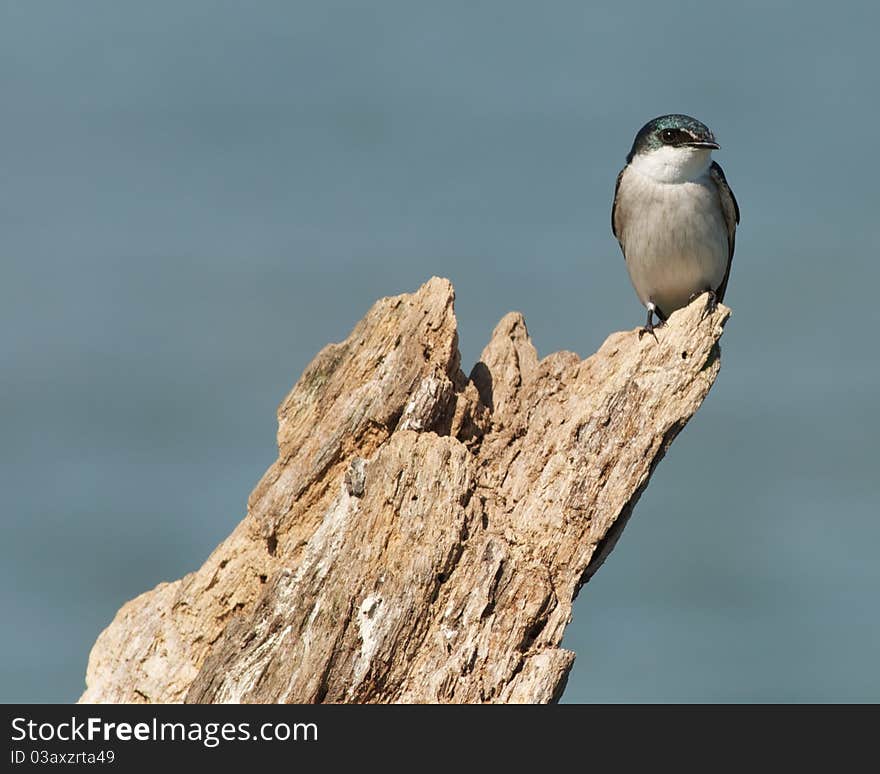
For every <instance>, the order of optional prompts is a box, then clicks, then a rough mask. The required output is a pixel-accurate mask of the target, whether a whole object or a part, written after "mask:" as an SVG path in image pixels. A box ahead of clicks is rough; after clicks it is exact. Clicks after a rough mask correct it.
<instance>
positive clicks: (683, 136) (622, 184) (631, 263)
mask: <svg viewBox="0 0 880 774" xmlns="http://www.w3.org/2000/svg"><path fill="white" fill-rule="evenodd" d="M720 147H721V146H720V145H719V144H718V142H717V141H716V140H715V135H714V134H713V133H712V132H711V130H710V129H709V128H708V127H707V126H706V125H705V124H703V123H702V122H700V121H698V120H697V119H695V118H692V117H691V116H687V115H684V114H681V113H671V114H669V115H664V116H658V117H657V118H653V119H651V120H650V121H648V123H646V124H645V125H644V126H643V127H642V128H641V129H639V131H638V133H637V134H636V136H635V140H634V141H633V144H632V148H631V150H630V152H629V155H627V157H626V165H625V166H624V167H623V169H622V170H621V171H620V174H618V176H617V184H616V185H615V188H614V203H613V205H612V208H611V230H612V232H613V233H614V236H615V237H616V238H617V241H618V242H619V243H620V249H621V250H622V251H623V258H624V261H625V263H626V268H627V271H628V272H629V277H630V281H631V282H632V285H633V288H634V289H635V291H636V295H638V297H639V300H640V301H641V302H642V304H643V305H644V306H645V307H646V308H647V310H648V320H647V322H646V323H645V326H644V327H643V328H641V329H639V338H641V337H642V335H643V334H645V333H650V334H651V335H652V336H653V337H654V339H655V340H657V334H656V333H655V331H654V328H655V327H660V326H661V325H663V324H664V323H665V322H666V320H667V319H668V317H669V315H671V314H672V313H673V312H674V311H675V310H676V309H680V308H681V307H683V306H687V304H689V303H690V302H691V301H693V300H694V299H695V298H697V297H698V296H700V295H701V294H703V293H708V294H709V295H708V297H707V300H706V307H705V309H704V312H703V316H704V317H705V316H706V315H707V314H710V313H711V312H713V311H714V310H715V308H716V307H717V305H718V303H719V302H721V301H723V300H724V293H725V291H726V290H727V282H728V280H729V279H730V265H731V262H732V261H733V251H734V244H735V241H736V227H737V225H738V224H739V204H738V203H737V201H736V197H735V196H734V195H733V191H732V190H731V188H730V185H729V184H728V183H727V178H726V177H725V176H724V170H722V169H721V165H720V164H718V162H717V161H713V160H712V151H713V150H718V149H719V148H720ZM655 315H656V317H657V318H658V323H657V325H656V326H655V325H654V323H653V318H654V316H655Z"/></svg>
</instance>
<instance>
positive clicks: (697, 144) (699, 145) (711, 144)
mask: <svg viewBox="0 0 880 774" xmlns="http://www.w3.org/2000/svg"><path fill="white" fill-rule="evenodd" d="M685 144H686V145H687V146H688V148H709V149H711V150H718V149H719V148H721V146H720V145H719V144H718V143H717V142H688V143H685Z"/></svg>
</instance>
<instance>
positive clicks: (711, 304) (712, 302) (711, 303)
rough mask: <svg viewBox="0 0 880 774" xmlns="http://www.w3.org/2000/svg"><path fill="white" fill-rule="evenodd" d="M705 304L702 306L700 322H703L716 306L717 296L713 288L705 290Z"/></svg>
mask: <svg viewBox="0 0 880 774" xmlns="http://www.w3.org/2000/svg"><path fill="white" fill-rule="evenodd" d="M707 293H708V297H707V298H706V306H704V307H703V313H702V314H701V315H700V322H703V320H705V319H706V318H707V317H708V316H709V315H710V314H714V313H715V310H716V309H717V308H718V296H717V295H716V294H715V291H714V290H709V291H707Z"/></svg>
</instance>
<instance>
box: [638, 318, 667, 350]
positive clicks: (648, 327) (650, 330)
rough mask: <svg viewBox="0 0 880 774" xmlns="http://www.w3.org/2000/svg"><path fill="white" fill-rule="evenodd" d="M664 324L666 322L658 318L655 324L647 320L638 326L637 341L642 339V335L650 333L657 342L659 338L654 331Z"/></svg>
mask: <svg viewBox="0 0 880 774" xmlns="http://www.w3.org/2000/svg"><path fill="white" fill-rule="evenodd" d="M664 325H666V323H665V322H663V320H658V321H657V323H656V324H654V323H651V322H648V323H647V324H646V325H644V326H642V327H641V328H639V341H641V340H642V336H644V335H645V334H646V333H650V334H651V335H652V336H653V337H654V341H656V342H657V343H658V344H659V343H660V340H659V339H658V338H657V334H656V333H655V331H656V329H657V328H662V327H663V326H664Z"/></svg>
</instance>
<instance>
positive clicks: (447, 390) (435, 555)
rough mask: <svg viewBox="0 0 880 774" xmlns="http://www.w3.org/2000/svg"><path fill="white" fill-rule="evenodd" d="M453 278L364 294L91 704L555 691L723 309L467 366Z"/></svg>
mask: <svg viewBox="0 0 880 774" xmlns="http://www.w3.org/2000/svg"><path fill="white" fill-rule="evenodd" d="M453 299H454V293H453V289H452V286H451V285H450V283H449V282H448V281H446V280H443V279H436V278H435V279H432V280H430V281H429V282H428V283H426V284H425V285H423V286H422V287H421V288H420V289H419V290H418V291H417V292H416V293H413V294H411V295H402V296H397V297H394V298H384V299H381V300H380V301H378V302H377V303H376V304H375V305H374V306H373V308H372V309H371V310H370V312H369V313H368V314H367V316H366V317H365V318H364V319H363V320H362V321H361V322H360V323H359V324H358V325H357V326H356V327H355V329H354V330H353V331H352V333H351V335H350V336H349V337H348V338H347V339H346V340H345V341H344V342H342V343H341V344H331V345H329V346H327V347H325V348H324V349H323V350H322V351H321V352H320V353H319V354H318V356H317V357H316V358H315V360H314V361H313V362H312V363H311V365H309V367H308V368H307V369H306V370H305V372H304V373H303V375H302V377H301V378H300V380H299V382H298V383H297V384H296V386H295V387H294V389H293V391H292V392H291V393H290V394H289V395H288V396H287V398H286V399H285V400H284V401H283V403H282V404H281V406H280V408H279V411H278V450H279V453H278V460H277V461H276V462H275V463H274V464H273V465H272V466H271V467H270V468H269V470H268V471H267V472H266V474H265V475H264V476H263V478H262V480H261V481H260V482H259V484H258V485H257V487H256V489H254V491H253V493H252V494H251V497H250V500H249V505H248V514H247V516H246V518H245V519H244V520H243V521H242V522H241V523H240V524H239V525H238V527H237V528H236V529H235V530H234V531H233V533H232V534H231V535H230V536H229V537H228V538H227V539H226V540H225V541H224V542H223V543H221V544H220V545H219V546H218V547H217V549H216V550H215V551H214V552H213V553H212V554H211V556H210V557H209V558H208V560H207V561H206V562H205V564H204V565H203V566H202V567H201V569H199V570H198V571H196V572H194V573H191V574H190V575H187V576H186V577H184V578H182V579H181V580H178V581H175V582H174V583H163V584H160V585H159V586H157V587H156V588H155V589H153V590H152V591H149V592H147V593H145V594H142V595H141V596H139V597H137V598H136V599H134V600H132V601H131V602H128V603H127V604H126V605H124V606H123V607H122V608H121V609H120V611H119V612H118V613H117V615H116V617H115V619H114V620H113V622H112V623H111V624H110V626H109V627H108V628H107V629H106V630H105V631H104V632H103V633H102V634H101V635H100V637H99V638H98V641H97V642H96V644H95V646H94V648H93V650H92V653H91V656H90V659H89V665H88V673H87V678H86V682H87V686H88V688H87V690H86V691H85V693H84V694H83V696H82V698H81V699H80V701H82V702H182V701H187V702H550V701H555V700H557V699H558V698H559V697H560V695H561V693H562V691H563V688H564V686H565V682H566V677H567V675H568V672H569V669H570V668H571V665H572V663H573V661H574V654H573V653H571V652H570V651H567V650H563V649H561V648H560V647H559V643H560V641H561V640H562V636H563V632H564V630H565V626H566V624H568V622H569V620H570V619H571V606H572V601H573V599H574V597H575V596H576V594H577V593H578V590H579V589H580V588H581V586H582V585H583V584H584V583H585V582H586V581H587V580H588V579H589V578H590V577H591V575H592V574H593V573H594V572H595V571H596V569H597V568H598V567H599V565H600V564H601V563H602V562H603V561H604V559H605V557H606V556H607V555H608V552H609V551H610V550H611V548H612V547H613V546H614V543H615V542H616V540H617V538H618V537H619V535H620V533H621V530H622V529H623V526H624V525H625V523H626V520H627V519H628V518H629V516H630V513H631V512H632V509H633V506H634V505H635V503H636V501H637V500H638V498H639V495H640V494H641V492H642V491H643V490H644V488H645V486H646V485H647V484H648V479H649V478H650V476H651V473H652V472H653V470H654V467H655V466H656V465H657V463H658V462H659V461H660V459H661V458H662V457H663V454H664V452H665V451H666V449H667V447H668V446H669V444H670V443H671V442H672V440H673V438H675V436H676V435H677V434H678V432H679V431H680V430H681V429H682V427H683V426H684V425H685V423H686V422H687V421H688V419H689V418H690V417H691V416H692V415H693V414H694V412H695V411H696V410H697V408H698V407H699V406H700V404H701V402H702V401H703V399H704V398H705V397H706V394H707V393H708V391H709V389H710V387H711V386H712V383H713V382H714V380H715V377H716V376H717V374H718V370H719V368H720V359H719V346H718V339H719V337H720V335H721V332H722V327H723V325H724V322H725V321H726V319H727V317H728V315H729V310H728V309H726V308H725V307H719V308H718V310H717V311H716V312H714V313H713V314H710V315H708V316H707V317H705V319H703V316H702V313H703V310H704V299H698V300H697V301H695V302H694V303H693V304H691V305H690V306H689V307H688V308H686V309H683V310H681V311H679V312H677V313H676V314H674V315H673V316H672V318H671V319H670V321H669V323H668V324H667V325H666V326H665V327H663V328H661V329H660V330H659V331H658V335H657V338H658V340H657V341H655V340H654V338H652V337H651V336H645V337H643V338H641V339H640V338H639V337H638V336H637V335H636V332H635V331H629V332H622V333H616V334H613V335H611V336H610V337H609V338H608V339H607V341H606V342H605V343H604V344H603V345H602V347H601V349H600V350H599V351H598V352H597V353H596V354H595V355H593V356H592V357H590V358H588V359H587V360H583V361H581V360H580V359H579V358H578V357H577V356H576V355H574V354H573V353H570V352H558V353H556V354H553V355H550V356H549V357H546V358H544V359H543V360H538V357H537V355H536V352H535V348H534V347H533V346H532V343H531V341H530V340H529V336H528V333H527V331H526V326H525V322H524V321H523V318H522V317H521V316H520V315H519V314H515V313H512V314H508V315H507V316H506V317H504V318H503V319H502V320H501V322H500V323H499V324H498V326H497V327H496V329H495V331H494V333H493V335H492V339H491V341H490V342H489V344H488V346H487V347H486V348H485V350H484V351H483V353H482V357H481V360H480V362H479V363H477V365H476V366H475V367H474V369H473V371H472V373H471V376H470V378H467V377H465V375H464V374H463V373H462V371H461V370H460V368H459V354H458V346H457V333H456V321H455V316H454V312H453Z"/></svg>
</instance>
